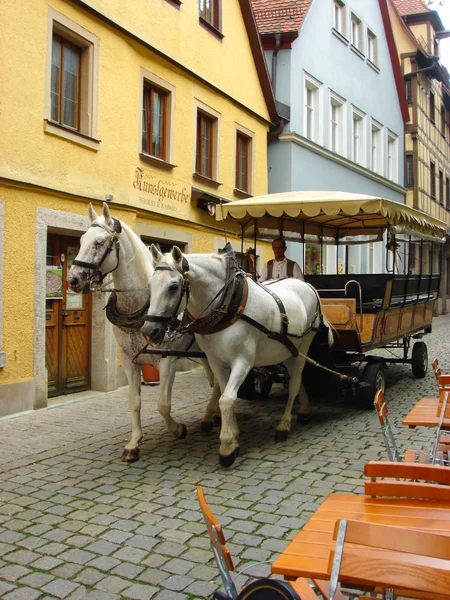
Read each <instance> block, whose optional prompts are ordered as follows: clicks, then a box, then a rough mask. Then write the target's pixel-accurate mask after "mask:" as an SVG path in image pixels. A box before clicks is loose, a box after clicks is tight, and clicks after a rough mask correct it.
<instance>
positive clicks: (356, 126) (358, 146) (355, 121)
mask: <svg viewBox="0 0 450 600" xmlns="http://www.w3.org/2000/svg"><path fill="white" fill-rule="evenodd" d="M363 126H364V116H363V115H362V114H361V113H359V112H355V111H353V115H352V159H353V161H354V162H355V163H358V164H362V162H363V148H364V139H363V135H364V130H363Z"/></svg>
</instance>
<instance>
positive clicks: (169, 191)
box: [133, 167, 191, 216]
mask: <svg viewBox="0 0 450 600" xmlns="http://www.w3.org/2000/svg"><path fill="white" fill-rule="evenodd" d="M133 187H134V189H135V190H137V191H138V192H139V203H140V204H141V205H143V206H144V207H146V208H149V209H150V210H154V211H156V212H162V213H166V214H167V213H168V214H172V215H177V216H185V215H187V214H188V212H189V207H190V199H191V191H190V188H189V187H188V186H183V185H181V184H179V183H177V182H176V181H172V180H170V179H165V178H164V177H160V176H159V175H155V174H154V173H152V172H151V171H147V170H145V169H142V168H141V167H136V170H135V172H134V181H133Z"/></svg>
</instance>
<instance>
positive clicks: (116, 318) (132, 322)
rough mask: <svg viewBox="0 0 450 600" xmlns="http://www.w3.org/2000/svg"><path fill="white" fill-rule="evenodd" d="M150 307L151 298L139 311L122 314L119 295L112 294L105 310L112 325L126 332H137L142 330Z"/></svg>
mask: <svg viewBox="0 0 450 600" xmlns="http://www.w3.org/2000/svg"><path fill="white" fill-rule="evenodd" d="M149 306H150V298H149V299H148V300H147V302H145V304H143V305H142V306H141V308H138V310H136V311H134V312H132V313H122V312H120V310H119V309H118V308H117V294H116V292H112V293H111V295H110V297H109V300H108V302H107V304H106V306H105V308H104V309H103V310H105V311H106V318H107V319H108V321H109V322H110V323H112V324H113V325H116V327H120V329H123V330H125V331H128V330H130V329H135V330H136V331H137V330H139V329H141V327H142V326H143V325H144V322H145V315H146V314H147V311H148V309H149Z"/></svg>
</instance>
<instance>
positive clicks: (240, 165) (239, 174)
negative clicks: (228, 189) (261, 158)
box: [234, 127, 253, 194]
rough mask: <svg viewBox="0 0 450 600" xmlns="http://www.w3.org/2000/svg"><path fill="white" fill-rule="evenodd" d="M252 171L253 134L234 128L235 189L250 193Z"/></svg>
mask: <svg viewBox="0 0 450 600" xmlns="http://www.w3.org/2000/svg"><path fill="white" fill-rule="evenodd" d="M252 173H253V134H252V133H251V132H249V131H247V130H245V131H244V130H243V128H241V127H239V128H238V129H237V130H236V170H235V184H234V187H235V189H236V190H239V191H241V192H245V193H246V194H251V192H252Z"/></svg>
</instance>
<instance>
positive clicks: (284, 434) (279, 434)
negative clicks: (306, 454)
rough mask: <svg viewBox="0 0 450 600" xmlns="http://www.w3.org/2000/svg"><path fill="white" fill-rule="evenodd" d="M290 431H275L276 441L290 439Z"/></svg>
mask: <svg viewBox="0 0 450 600" xmlns="http://www.w3.org/2000/svg"><path fill="white" fill-rule="evenodd" d="M288 435H289V431H285V430H281V431H280V430H279V429H277V430H276V431H275V441H277V442H285V441H286V440H287V439H288Z"/></svg>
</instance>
